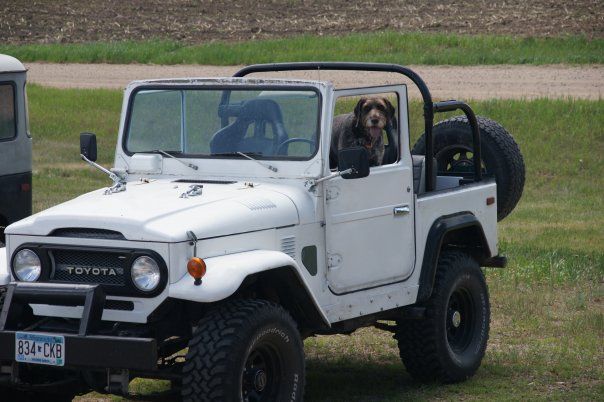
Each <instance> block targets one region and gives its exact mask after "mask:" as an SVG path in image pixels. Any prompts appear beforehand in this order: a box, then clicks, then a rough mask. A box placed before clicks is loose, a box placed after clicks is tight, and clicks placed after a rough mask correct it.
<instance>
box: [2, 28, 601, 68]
mask: <svg viewBox="0 0 604 402" xmlns="http://www.w3.org/2000/svg"><path fill="white" fill-rule="evenodd" d="M0 53H6V54H10V55H12V56H15V57H17V58H19V59H21V60H22V61H49V62H58V63H67V62H71V63H153V64H211V65H238V64H252V63H274V62H286V61H314V60H325V61H347V60H348V61H370V62H385V63H397V64H432V65H441V64H449V65H477V64H554V63H569V64H589V63H603V62H604V40H603V39H587V38H585V37H581V36H564V37H556V38H520V37H512V36H495V35H472V36H469V35H452V34H436V33H434V34H428V33H399V32H392V31H390V32H388V31H387V32H380V33H355V34H350V35H345V36H341V37H332V36H312V35H303V36H297V37H291V38H285V39H272V40H256V41H249V42H220V41H218V42H210V43H205V44H202V45H187V44H183V43H179V42H174V41H157V40H155V41H148V42H129V41H123V42H110V43H100V42H95V43H70V44H28V45H9V44H2V45H0Z"/></svg>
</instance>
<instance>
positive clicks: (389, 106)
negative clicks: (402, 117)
mask: <svg viewBox="0 0 604 402" xmlns="http://www.w3.org/2000/svg"><path fill="white" fill-rule="evenodd" d="M384 103H385V104H386V109H387V110H386V113H387V114H388V120H390V121H392V119H394V113H395V112H396V109H394V106H392V103H390V101H389V100H388V98H384Z"/></svg>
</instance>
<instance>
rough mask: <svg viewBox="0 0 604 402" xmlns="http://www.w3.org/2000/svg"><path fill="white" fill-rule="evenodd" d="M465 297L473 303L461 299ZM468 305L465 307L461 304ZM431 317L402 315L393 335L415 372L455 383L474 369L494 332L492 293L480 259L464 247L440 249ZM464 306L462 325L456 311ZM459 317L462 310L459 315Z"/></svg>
mask: <svg viewBox="0 0 604 402" xmlns="http://www.w3.org/2000/svg"><path fill="white" fill-rule="evenodd" d="M461 299H464V300H465V299H467V300H470V303H469V304H468V303H458V301H459V300H461ZM459 305H465V306H466V308H465V309H464V308H458V309H456V308H455V306H457V307H459ZM424 306H425V307H426V318H425V319H422V320H399V321H398V322H397V329H396V334H395V335H394V338H395V339H396V340H397V341H398V347H399V351H400V357H401V359H402V361H403V364H404V365H405V367H406V368H407V371H408V372H409V374H411V376H412V377H413V378H415V379H417V380H420V381H434V380H436V381H441V382H444V383H454V382H459V381H463V380H465V379H467V378H469V377H471V376H473V375H474V373H475V372H476V370H478V367H479V366H480V362H481V361H482V358H483V356H484V353H485V350H486V347H487V341H488V338H489V322H490V307H489V293H488V288H487V284H486V281H485V279H484V275H483V274H482V271H481V270H480V266H479V265H478V263H477V262H476V261H475V260H474V259H472V258H471V257H470V256H469V255H467V254H465V253H463V252H457V251H448V252H447V251H446V252H443V254H442V255H441V257H440V259H439V262H438V268H437V272H436V278H435V285H434V289H433V292H432V296H431V298H430V299H429V300H428V301H427V302H426V303H425V304H424ZM460 310H461V311H462V312H461V320H460V321H458V322H457V326H455V325H454V323H453V317H454V311H458V312H459V311H460ZM458 318H459V316H458Z"/></svg>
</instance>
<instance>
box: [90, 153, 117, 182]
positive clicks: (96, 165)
mask: <svg viewBox="0 0 604 402" xmlns="http://www.w3.org/2000/svg"><path fill="white" fill-rule="evenodd" d="M80 157H81V158H82V160H84V161H85V162H86V163H88V164H89V165H90V166H93V167H95V168H97V169H98V170H100V171H101V172H103V173H105V174H107V175H108V176H109V178H110V179H111V180H113V181H120V178H119V177H117V175H116V174H115V173H113V172H112V171H110V170H108V169H105V168H104V167H102V166H101V165H99V164H98V163H96V162H93V161H91V160H90V159H88V158H87V157H85V156H84V154H80Z"/></svg>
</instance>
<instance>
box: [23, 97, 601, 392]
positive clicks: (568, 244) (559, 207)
mask: <svg viewBox="0 0 604 402" xmlns="http://www.w3.org/2000/svg"><path fill="white" fill-rule="evenodd" d="M29 102H30V116H31V131H32V133H33V136H34V209H35V210H36V211H39V210H41V209H43V208H46V207H48V206H51V205H54V204H56V203H58V202H61V201H63V200H67V199H69V198H72V197H74V196H76V195H78V194H81V193H82V192H85V191H88V190H90V189H93V188H98V187H101V186H107V185H108V184H109V180H108V179H107V178H106V177H105V175H103V174H101V173H99V172H97V171H95V170H93V169H92V168H89V167H87V166H85V165H84V164H83V163H82V162H81V161H80V160H79V157H78V133H79V132H80V131H84V130H89V131H93V132H96V133H97V135H98V141H99V161H100V162H101V163H103V164H105V165H109V164H111V162H112V158H113V151H114V145H115V138H116V134H117V129H118V121H119V109H120V105H121V93H120V92H119V91H109V90H58V89H48V88H43V87H39V86H30V87H29ZM471 104H472V106H473V107H474V108H475V110H476V111H477V112H478V113H479V114H481V115H485V116H489V117H491V118H493V119H495V120H497V121H499V122H501V123H502V124H503V125H504V126H505V127H506V128H508V130H510V131H511V132H512V133H513V134H514V136H515V138H516V140H517V141H518V143H519V145H520V147H521V149H522V151H523V154H524V158H525V162H526V167H527V182H526V186H525V192H524V195H523V198H522V200H521V202H520V204H519V205H518V207H517V208H516V210H515V211H514V212H513V213H512V215H511V216H509V217H508V218H506V219H505V220H504V221H502V222H501V223H500V225H499V228H500V231H499V233H500V247H501V249H502V251H503V253H505V254H506V255H507V256H508V257H509V260H510V264H509V267H508V268H506V269H503V270H499V269H491V270H487V281H488V283H489V287H490V293H491V308H492V322H491V336H490V341H489V348H488V350H487V354H486V356H485V359H484V361H483V364H482V366H481V368H480V370H479V371H478V373H477V375H476V376H475V377H474V378H473V379H471V380H469V381H466V382H464V383H461V384H455V385H446V386H444V385H437V384H427V385H422V384H418V383H416V382H414V381H412V380H411V379H410V378H409V376H408V375H407V374H406V372H405V370H404V368H403V366H402V364H401V363H400V361H399V359H398V357H397V350H396V344H395V343H394V340H393V339H392V337H391V336H390V334H387V333H384V332H381V331H378V330H376V329H362V330H359V331H357V332H356V333H355V334H353V335H352V336H344V335H341V336H340V335H338V336H329V337H327V336H319V337H315V338H310V339H307V340H306V342H305V344H306V348H305V349H306V355H307V377H308V383H307V388H306V400H308V401H376V400H380V401H401V400H443V399H444V400H459V399H464V400H487V399H489V400H490V399H497V400H519V399H525V400H543V401H545V400H595V399H598V398H601V395H603V394H604V343H603V342H602V339H604V230H603V229H602V228H604V205H603V200H602V194H603V190H604V183H603V180H604V179H603V177H604V158H602V155H604V132H603V131H602V127H604V114H603V113H602V110H604V101H583V100H545V99H538V100H533V101H510V100H500V101H486V102H471ZM439 117H441V118H442V117H445V116H439ZM411 119H412V131H413V138H414V139H415V138H417V137H418V135H419V134H420V132H419V131H420V127H421V125H420V121H421V114H420V105H419V103H417V102H414V103H413V104H412V113H411ZM166 387H167V385H166V383H165V382H158V381H151V380H135V381H134V383H133V390H134V391H135V392H138V393H143V394H145V393H149V392H154V391H161V390H163V389H165V388H166ZM598 395H599V396H598ZM96 398H103V397H102V396H99V395H97V394H89V395H87V396H85V397H83V399H84V400H97V399H96ZM114 399H118V398H117V397H116V398H114ZM140 399H142V400H145V399H147V398H145V397H140ZM156 400H157V399H156Z"/></svg>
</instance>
